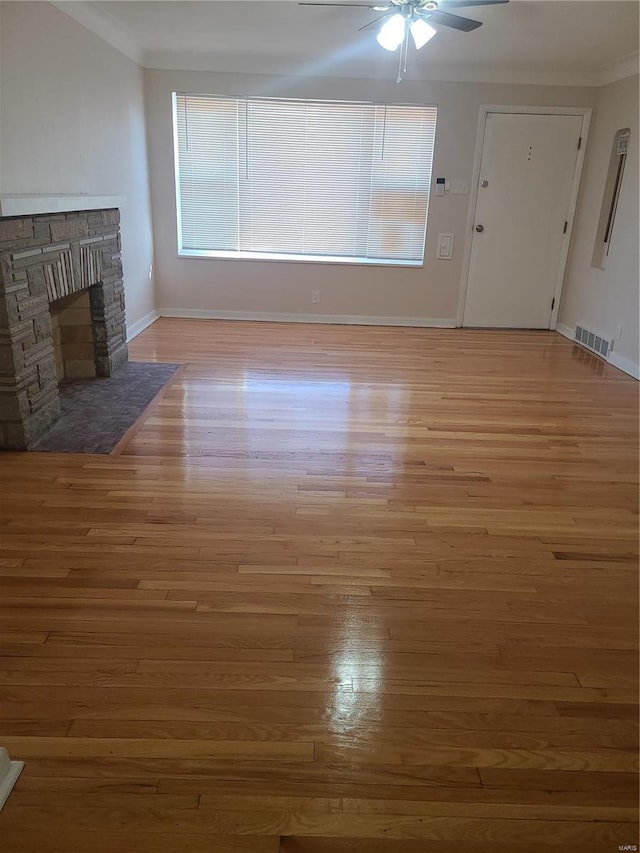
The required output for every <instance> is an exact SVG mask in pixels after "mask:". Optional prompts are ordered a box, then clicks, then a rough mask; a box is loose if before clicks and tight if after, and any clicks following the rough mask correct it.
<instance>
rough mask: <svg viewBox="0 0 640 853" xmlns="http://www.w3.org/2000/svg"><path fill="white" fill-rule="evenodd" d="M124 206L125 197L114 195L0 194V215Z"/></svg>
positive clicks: (65, 211)
mask: <svg viewBox="0 0 640 853" xmlns="http://www.w3.org/2000/svg"><path fill="white" fill-rule="evenodd" d="M124 206H125V199H124V198H123V197H122V196H116V195H83V194H80V195H12V194H10V193H3V194H2V195H0V216H37V215H38V214H42V213H69V212H72V211H77V210H109V209H111V208H114V207H118V208H122V207H124Z"/></svg>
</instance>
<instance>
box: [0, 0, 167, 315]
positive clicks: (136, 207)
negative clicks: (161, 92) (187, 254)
mask: <svg viewBox="0 0 640 853" xmlns="http://www.w3.org/2000/svg"><path fill="white" fill-rule="evenodd" d="M0 6H1V18H0V22H1V29H0V114H1V115H2V124H1V126H0V192H3V193H19V194H20V193H25V194H32V193H33V194H46V195H50V194H58V193H60V194H65V195H72V194H78V193H88V194H89V195H115V196H124V197H125V198H126V206H125V207H124V208H123V209H122V211H121V214H122V222H121V229H122V258H123V267H124V282H125V294H126V304H127V325H128V326H129V328H130V329H131V327H132V326H133V325H134V324H136V323H138V322H139V321H140V320H141V319H142V318H144V317H145V315H148V314H149V312H152V311H153V310H154V289H153V281H152V280H151V279H150V276H149V269H150V264H151V263H152V259H153V242H152V229H151V212H150V204H149V183H148V170H147V153H146V140H145V122H144V99H143V76H142V74H143V73H142V69H141V68H140V67H139V66H138V65H136V63H135V62H132V61H131V60H130V59H128V58H127V57H126V56H124V54H122V53H120V52H119V51H117V50H116V49H115V48H113V47H111V46H110V45H108V44H107V43H106V42H104V41H103V40H102V39H100V38H98V36H96V35H94V34H93V33H91V32H89V31H88V30H86V29H85V28H84V27H82V26H81V25H80V24H78V23H77V22H76V21H74V20H72V19H71V18H70V17H68V16H67V15H65V14H64V13H63V12H61V11H60V10H58V9H56V8H54V7H53V6H51V5H49V4H48V3H39V2H4V3H2V4H0Z"/></svg>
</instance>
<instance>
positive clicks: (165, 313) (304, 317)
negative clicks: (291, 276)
mask: <svg viewBox="0 0 640 853" xmlns="http://www.w3.org/2000/svg"><path fill="white" fill-rule="evenodd" d="M159 313H160V316H161V317H179V318H181V319H186V320H257V321H260V322H268V323H329V324H338V325H349V326H419V327H424V328H435V329H455V327H456V321H455V320H454V319H451V320H444V319H440V318H432V317H376V316H367V315H362V316H361V315H357V314H279V313H272V312H267V311H258V312H254V311H206V310H201V309H198V308H161V309H160V312H159Z"/></svg>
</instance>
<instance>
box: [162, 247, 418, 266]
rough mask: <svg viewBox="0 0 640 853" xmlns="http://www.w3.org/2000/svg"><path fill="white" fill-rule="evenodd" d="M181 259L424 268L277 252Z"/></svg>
mask: <svg viewBox="0 0 640 853" xmlns="http://www.w3.org/2000/svg"><path fill="white" fill-rule="evenodd" d="M178 257H179V258H209V259H213V260H222V261H279V262H281V263H282V262H285V263H297V264H346V265H347V266H367V267H410V268H413V269H416V268H418V269H419V268H421V267H424V260H422V261H406V260H397V259H394V258H346V257H340V256H331V255H285V254H277V253H275V252H218V251H208V250H205V249H179V250H178Z"/></svg>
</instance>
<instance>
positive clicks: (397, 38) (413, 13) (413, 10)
mask: <svg viewBox="0 0 640 853" xmlns="http://www.w3.org/2000/svg"><path fill="white" fill-rule="evenodd" d="M508 2H509V0H441V2H436V0H387V2H386V3H381V4H379V5H378V4H375V3H331V2H327V3H325V2H322V0H305V2H299V3H298V6H335V7H340V6H343V7H350V6H357V7H360V8H362V9H369V11H370V12H383V14H382V15H379V16H378V17H377V18H374V19H373V21H369V23H367V24H365V25H364V26H363V27H360V28H359V29H360V30H366V29H367V28H368V27H372V26H373V25H374V24H377V23H378V21H385V23H383V24H382V26H381V27H380V31H379V33H378V35H377V37H376V38H377V41H378V44H379V45H380V46H381V47H384V48H385V50H390V51H394V50H397V49H398V48H401V50H400V66H399V68H400V70H399V74H398V83H399V82H400V81H401V80H402V74H403V63H404V73H406V70H407V69H406V62H407V51H408V48H409V33H411V37H412V39H413V43H414V44H415V46H416V50H420V48H421V47H424V45H425V44H426V43H427V42H428V41H429V40H430V39H431V38H433V36H434V35H435V34H436V32H437V30H436V29H435V28H434V27H433V26H432V25H433V24H436V25H438V26H442V27H451V29H454V30H460V31H461V32H464V33H468V32H471V31H472V30H477V29H478V27H481V26H482V21H474V20H472V19H471V18H463V17H462V16H461V15H453V14H451V12H450V11H449V9H462V8H466V7H470V6H497V5H503V4H505V3H508Z"/></svg>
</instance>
